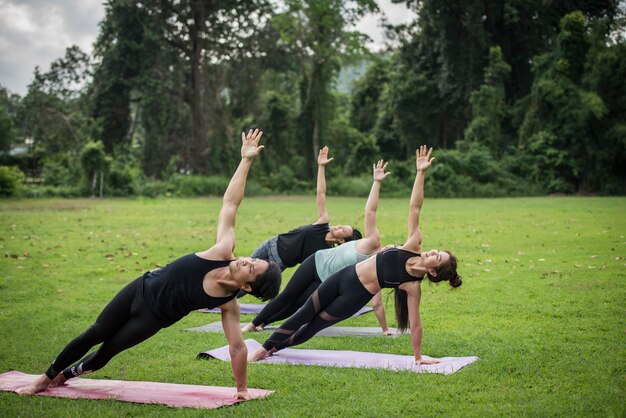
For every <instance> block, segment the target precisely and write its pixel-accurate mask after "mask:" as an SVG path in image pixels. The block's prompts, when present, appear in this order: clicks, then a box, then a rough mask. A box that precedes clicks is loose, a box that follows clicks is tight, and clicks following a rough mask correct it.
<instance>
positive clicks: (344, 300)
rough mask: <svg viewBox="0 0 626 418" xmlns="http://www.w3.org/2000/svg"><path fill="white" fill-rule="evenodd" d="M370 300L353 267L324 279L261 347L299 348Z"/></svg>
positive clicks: (370, 297)
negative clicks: (297, 346) (295, 346)
mask: <svg viewBox="0 0 626 418" xmlns="http://www.w3.org/2000/svg"><path fill="white" fill-rule="evenodd" d="M373 296H374V295H372V294H371V293H370V292H369V291H368V290H367V289H366V288H365V287H364V286H363V284H362V283H361V281H360V280H359V278H358V276H357V275H356V266H354V265H352V266H348V267H346V268H343V269H341V270H339V271H338V272H337V273H335V274H333V275H332V276H330V277H329V278H328V279H326V281H324V282H323V283H322V284H321V285H320V286H319V287H318V288H317V289H316V290H315V291H314V292H313V294H312V295H311V297H309V298H308V299H307V301H306V302H305V303H304V305H303V306H302V307H301V308H300V309H299V310H298V312H296V313H295V314H293V316H292V317H291V318H289V319H288V320H287V321H285V322H284V323H283V324H282V325H281V326H280V328H278V329H277V330H276V331H275V332H274V333H273V334H272V335H271V336H270V337H269V338H268V339H267V341H265V343H264V344H263V347H264V348H265V349H266V350H268V351H278V350H282V349H283V348H287V347H291V346H294V345H298V344H302V343H304V342H306V341H308V340H309V339H311V338H312V337H313V336H314V335H315V334H317V333H318V332H320V331H321V330H323V329H324V328H328V327H330V326H331V325H334V324H336V323H337V322H339V321H343V320H344V319H346V318H349V317H351V316H352V315H354V314H355V313H356V312H357V311H358V310H359V309H361V308H362V307H363V306H365V304H366V303H367V302H369V301H370V299H372V297H373Z"/></svg>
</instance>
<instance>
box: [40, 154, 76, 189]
mask: <svg viewBox="0 0 626 418" xmlns="http://www.w3.org/2000/svg"><path fill="white" fill-rule="evenodd" d="M41 176H42V177H43V180H44V182H45V184H46V185H47V186H70V185H77V184H78V183H79V180H80V167H79V166H78V163H77V162H76V159H72V158H70V156H68V155H66V154H58V155H55V156H54V157H52V158H47V159H45V160H44V161H43V170H42V173H41Z"/></svg>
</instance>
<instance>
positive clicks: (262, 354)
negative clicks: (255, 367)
mask: <svg viewBox="0 0 626 418" xmlns="http://www.w3.org/2000/svg"><path fill="white" fill-rule="evenodd" d="M268 355H269V353H268V352H267V350H266V349H265V348H263V347H261V348H259V349H258V350H256V351H255V352H254V353H252V354H251V355H250V356H248V361H249V362H254V361H259V360H263V359H264V358H266V357H267V356H268Z"/></svg>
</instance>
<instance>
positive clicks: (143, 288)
mask: <svg viewBox="0 0 626 418" xmlns="http://www.w3.org/2000/svg"><path fill="white" fill-rule="evenodd" d="M262 135H263V133H262V132H259V130H258V129H257V130H255V131H254V132H253V131H252V130H250V131H249V132H248V135H245V133H242V134H241V137H242V146H241V162H240V163H239V166H238V167H237V171H235V174H234V175H233V177H232V179H231V180H230V183H229V185H228V188H227V189H226V192H225V193H224V198H223V204H222V209H221V211H220V215H219V221H218V226H217V239H216V241H215V244H214V245H213V246H212V247H211V248H209V249H208V250H205V251H200V252H196V253H191V254H187V255H185V256H183V257H181V258H179V259H177V260H174V261H173V262H171V263H169V264H168V265H166V266H165V267H163V268H161V269H158V270H155V271H150V272H146V273H145V274H143V275H142V276H141V277H138V278H137V279H135V280H134V281H132V282H131V283H129V284H128V285H127V286H126V287H124V288H123V289H122V290H121V291H120V292H119V293H118V294H117V295H116V296H115V297H114V298H113V299H112V300H111V301H110V302H109V303H108V304H107V306H106V307H105V308H104V309H103V310H102V312H101V313H100V315H99V316H98V318H97V319H96V322H95V323H94V324H93V325H92V326H90V327H89V328H88V329H87V330H86V331H85V332H84V333H83V334H81V335H79V336H78V337H76V338H75V339H74V340H72V341H71V342H70V343H69V344H68V345H67V346H66V347H65V348H64V349H63V351H61V353H60V354H59V355H58V356H57V358H56V359H55V360H54V361H53V362H52V365H51V366H50V367H49V368H48V370H47V371H46V372H45V373H44V374H43V375H41V377H39V378H38V379H37V381H36V382H35V383H34V384H33V385H32V386H29V387H27V388H25V389H23V390H21V391H20V393H21V394H33V393H36V392H41V391H43V390H46V389H47V388H48V387H51V386H58V385H62V384H63V383H64V382H65V381H66V380H67V379H71V378H72V377H75V376H79V375H81V374H84V373H89V372H92V371H96V370H98V369H100V368H102V367H104V366H105V365H106V364H107V363H108V362H109V361H110V360H111V359H112V358H113V357H114V356H115V355H117V354H118V353H120V352H121V351H123V350H126V349H128V348H130V347H132V346H134V345H137V344H139V343H140V342H142V341H144V340H146V339H148V338H149V337H151V336H153V335H154V334H156V333H157V332H158V331H159V330H161V329H163V328H166V327H169V326H170V325H172V324H174V323H175V322H177V321H179V320H180V319H182V318H183V317H185V316H186V315H187V314H188V313H189V312H191V311H193V310H196V309H199V308H213V307H217V306H219V307H220V308H221V311H222V324H223V327H224V334H225V335H226V339H227V340H228V345H229V347H230V356H231V364H232V369H233V375H234V377H235V382H236V385H237V394H236V396H237V397H238V398H239V399H250V396H249V394H248V391H247V384H246V365H247V357H248V352H247V349H246V345H245V343H244V341H243V337H242V336H241V330H240V328H239V327H240V325H239V303H238V302H237V299H236V298H235V296H236V295H237V292H238V291H239V290H240V289H243V290H245V291H247V292H250V293H251V294H253V295H255V296H257V297H259V298H261V299H265V300H267V299H271V298H273V297H275V296H276V295H277V294H278V290H279V288H280V267H279V266H278V265H276V263H274V262H271V261H270V262H267V261H264V260H259V259H254V258H250V257H245V258H235V256H234V254H233V249H234V248H235V218H236V215H237V209H238V208H239V205H240V203H241V201H242V199H243V194H244V190H245V186H246V179H247V177H248V171H249V170H250V166H251V165H252V161H253V160H254V158H255V157H256V156H257V155H258V154H259V152H260V151H261V149H263V146H259V140H260V139H261V136H262ZM98 344H101V345H100V347H99V348H98V349H97V350H95V351H93V352H92V353H91V354H89V355H87V356H85V357H83V356H84V355H85V354H87V352H88V351H89V350H90V349H91V348H92V347H94V346H95V345H98ZM81 358H82V359H81ZM72 363H75V364H74V365H73V366H70V365H71V364H72Z"/></svg>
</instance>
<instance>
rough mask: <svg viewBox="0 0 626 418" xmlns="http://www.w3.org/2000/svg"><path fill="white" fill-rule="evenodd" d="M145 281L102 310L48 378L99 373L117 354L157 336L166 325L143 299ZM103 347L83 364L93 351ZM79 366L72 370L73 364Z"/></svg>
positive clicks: (63, 353)
mask: <svg viewBox="0 0 626 418" xmlns="http://www.w3.org/2000/svg"><path fill="white" fill-rule="evenodd" d="M142 280H143V278H142V277H139V278H138V279H135V280H134V281H132V282H131V283H129V284H128V285H126V287H124V288H123V289H122V290H121V291H120V292H119V293H118V294H117V295H116V296H115V297H114V298H113V299H112V300H111V301H110V302H109V303H108V304H107V305H106V306H105V308H104V309H103V310H102V312H101V313H100V315H99V316H98V318H97V319H96V322H95V323H94V324H93V325H91V326H90V327H89V328H87V330H86V331H85V332H84V333H82V334H81V335H79V336H78V337H76V338H75V339H74V340H72V341H71V342H70V343H69V344H68V345H67V346H66V347H65V348H64V349H63V351H61V353H60V354H59V356H58V357H57V358H56V359H55V360H54V362H53V363H52V365H51V366H50V368H49V369H48V371H47V372H46V375H48V377H49V378H51V379H52V378H54V377H55V376H56V375H57V374H58V373H59V372H61V371H62V372H63V375H64V376H65V377H66V378H68V379H69V378H71V377H75V376H78V375H80V374H83V373H88V372H92V371H96V370H98V369H101V368H102V367H104V366H105V365H106V364H107V363H108V362H109V361H110V360H111V359H112V358H113V357H114V356H115V355H116V354H118V353H120V352H121V351H124V350H126V349H128V348H130V347H132V346H134V345H137V344H139V343H140V342H142V341H144V340H146V339H147V338H149V337H151V336H153V335H154V334H156V333H157V332H158V331H159V330H160V329H161V328H163V327H164V325H163V324H162V323H161V322H159V321H158V320H157V319H156V318H155V317H154V316H153V314H152V312H151V311H150V309H149V308H148V306H147V305H146V303H145V302H144V299H143V295H142V288H143V286H142V285H143V283H142ZM100 343H102V345H101V346H100V347H99V348H98V349H97V350H96V351H94V352H92V353H91V354H89V355H87V356H86V357H85V358H83V359H82V360H80V361H79V359H81V357H83V356H84V355H85V354H86V353H87V352H88V351H89V350H90V349H91V348H92V347H94V346H95V345H97V344H100ZM74 362H77V363H76V364H74V365H73V366H72V367H68V366H69V365H70V364H72V363H74Z"/></svg>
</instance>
